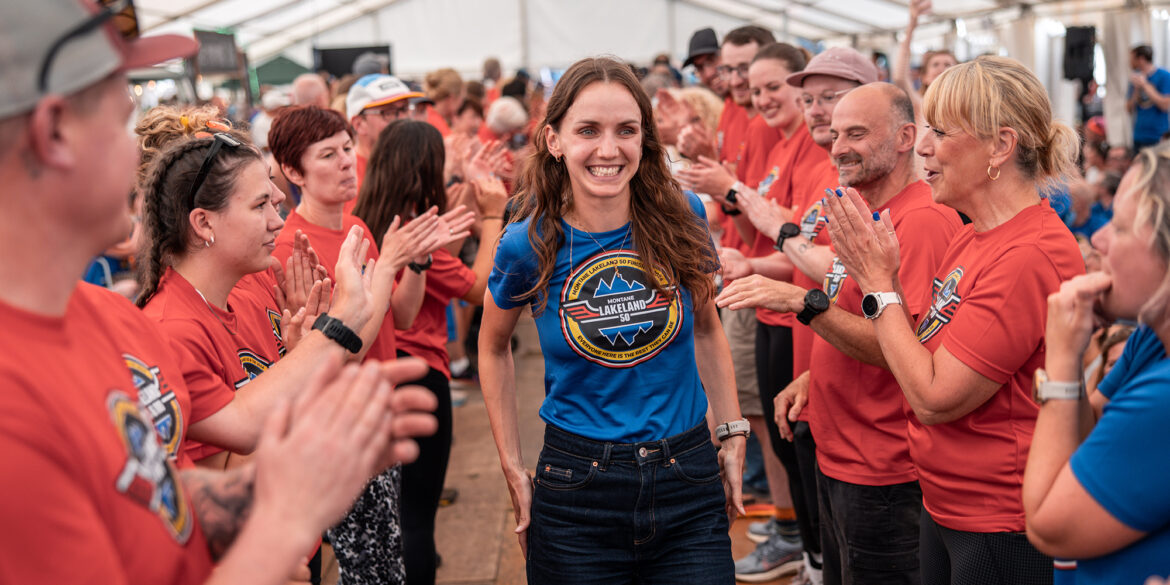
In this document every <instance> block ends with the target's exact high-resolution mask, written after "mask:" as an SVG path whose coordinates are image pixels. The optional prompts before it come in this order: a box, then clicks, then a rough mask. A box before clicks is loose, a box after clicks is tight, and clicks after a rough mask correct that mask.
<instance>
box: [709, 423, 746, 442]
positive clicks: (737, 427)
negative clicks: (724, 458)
mask: <svg viewBox="0 0 1170 585" xmlns="http://www.w3.org/2000/svg"><path fill="white" fill-rule="evenodd" d="M751 434H752V425H750V424H748V420H747V419H746V418H741V419H739V420H733V421H729V422H725V423H723V424H721V425H719V426H717V427H715V438H716V439H719V442H720V443H722V442H723V441H726V440H727V439H729V438H731V437H733V436H735V435H743V438H745V439H746V438H748V437H750V436H751Z"/></svg>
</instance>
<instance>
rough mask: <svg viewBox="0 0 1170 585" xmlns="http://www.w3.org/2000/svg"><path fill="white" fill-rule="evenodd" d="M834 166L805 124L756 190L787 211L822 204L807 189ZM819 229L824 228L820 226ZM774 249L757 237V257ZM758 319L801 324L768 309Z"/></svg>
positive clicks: (778, 151)
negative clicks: (791, 208) (787, 208)
mask: <svg viewBox="0 0 1170 585" xmlns="http://www.w3.org/2000/svg"><path fill="white" fill-rule="evenodd" d="M831 164H832V163H830V162H829V155H828V153H827V152H825V149H823V148H821V147H819V146H817V143H816V142H813V139H812V134H809V131H808V128H807V127H805V125H804V123H803V122H802V123H801V124H800V127H799V128H797V129H796V132H793V134H792V136H790V137H789V138H788V139H787V140H785V141H783V142H779V143H777V146H775V147H773V148H772V152H770V153H768V162H767V165H766V167H767V169H768V172H767V174H766V175H765V176H764V178H763V179H762V180H760V184H759V186H758V187H757V189H756V190H757V191H758V192H759V193H760V194H761V195H763V196H765V197H767V198H768V199H771V200H773V201H775V202H777V203H779V204H780V205H782V206H784V207H792V206H794V205H795V206H797V207H803V206H807V205H808V204H809V202H810V200H811V201H818V200H820V198H821V197H823V196H824V195H823V190H822V194H810V193H809V190H808V188H806V187H805V185H807V184H811V183H812V182H813V181H812V179H813V178H819V177H822V176H823V175H824V174H825V172H826V171H825V165H830V166H831ZM813 195H815V197H813ZM817 225H820V222H818V223H817ZM822 227H823V226H822ZM773 235H775V234H773ZM814 236H815V234H814ZM810 239H811V238H810ZM774 245H775V241H773V240H772V239H771V238H769V237H767V236H765V235H764V234H756V241H755V242H754V243H753V245H752V252H751V253H752V254H753V255H757V256H760V255H767V254H770V253H771V252H772V250H773V246H774ZM794 282H795V281H794ZM814 286H815V285H814ZM756 318H757V319H759V321H760V322H761V323H763V324H765V325H770V326H772V327H795V326H797V325H799V324H800V323H799V322H798V321H797V320H796V315H793V314H792V313H777V312H775V311H769V310H767V309H756ZM808 340H811V338H809V339H808ZM806 342H807V340H806ZM795 343H796V339H795V338H793V344H794V345H795ZM800 371H803V370H799V371H797V370H795V369H794V370H793V374H798V373H799V372H800Z"/></svg>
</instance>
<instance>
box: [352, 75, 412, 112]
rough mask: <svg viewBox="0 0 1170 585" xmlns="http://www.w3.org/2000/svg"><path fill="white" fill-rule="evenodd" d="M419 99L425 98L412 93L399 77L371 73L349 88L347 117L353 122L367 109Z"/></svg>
mask: <svg viewBox="0 0 1170 585" xmlns="http://www.w3.org/2000/svg"><path fill="white" fill-rule="evenodd" d="M419 97H423V94H421V93H419V92H417V91H412V90H411V89H410V87H409V86H407V85H406V84H405V83H402V81H400V80H399V79H398V78H397V77H392V76H390V75H382V74H380V73H371V74H370V75H367V76H365V77H362V78H361V79H359V80H357V81H356V82H354V84H353V86H351V87H350V88H349V94H348V95H346V96H345V115H346V117H348V118H349V119H350V120H352V119H354V117H355V116H357V115H358V114H360V113H362V110H364V109H366V108H374V107H377V106H384V105H386V104H392V103H394V102H396V101H399V100H404V99H410V98H419Z"/></svg>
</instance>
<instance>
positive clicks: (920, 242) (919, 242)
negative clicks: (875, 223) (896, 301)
mask: <svg viewBox="0 0 1170 585" xmlns="http://www.w3.org/2000/svg"><path fill="white" fill-rule="evenodd" d="M947 212H950V213H951V215H952V216H954V217H947V216H946V215H945V214H946V213H947ZM960 225H962V224H960V223H959V218H958V216H957V215H956V214H955V212H954V211H950V210H949V209H940V208H937V207H922V208H919V209H913V210H910V211H908V212H906V214H905V215H904V216H902V218H901V220H900V221H899V222H898V225H897V228H898V240H899V245H898V249H899V255H900V257H901V260H902V266H901V267H900V268H899V269H898V279H899V280H901V281H902V293H903V295H904V297H905V302H906V308H907V309H908V310H909V311H910V315H911V316H913V318H914V322H915V323H917V322H918V318H919V317H920V316H922V315H923V314H924V313H926V312H927V311H928V310H930V300H931V283H932V282H933V280H932V278H933V276H934V274H935V273H936V272H938V269H939V264H941V263H942V259H943V255H944V254H946V251H947V247H948V246H949V245H950V242H951V238H952V237H954V235H955V232H956V231H958V230H959V226H960Z"/></svg>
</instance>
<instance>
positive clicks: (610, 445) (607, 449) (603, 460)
mask: <svg viewBox="0 0 1170 585" xmlns="http://www.w3.org/2000/svg"><path fill="white" fill-rule="evenodd" d="M612 451H613V443H606V444H605V452H604V453H602V454H601V466H600V467H598V470H599V471H605V466H606V465H608V464H609V455H610V453H611V452H612Z"/></svg>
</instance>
